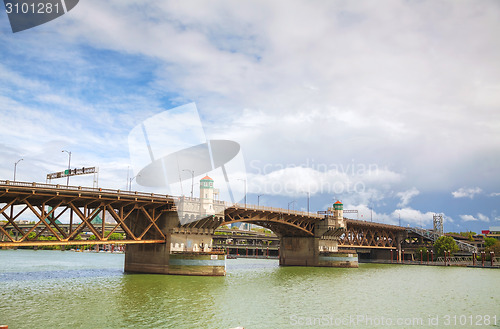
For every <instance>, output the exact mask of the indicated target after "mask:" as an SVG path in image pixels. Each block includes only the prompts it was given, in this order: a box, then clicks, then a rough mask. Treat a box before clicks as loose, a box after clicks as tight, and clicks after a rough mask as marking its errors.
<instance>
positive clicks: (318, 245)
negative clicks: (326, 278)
mask: <svg viewBox="0 0 500 329" xmlns="http://www.w3.org/2000/svg"><path fill="white" fill-rule="evenodd" d="M325 244H326V245H325ZM333 244H335V246H334V245H333ZM320 250H321V251H320ZM280 265H281V266H319V267H358V255H357V254H356V252H355V251H352V252H349V251H341V252H339V251H338V249H337V241H332V240H323V239H321V238H316V237H281V239H280Z"/></svg>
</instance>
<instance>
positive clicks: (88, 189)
mask: <svg viewBox="0 0 500 329" xmlns="http://www.w3.org/2000/svg"><path fill="white" fill-rule="evenodd" d="M2 185H3V186H15V187H26V188H33V187H34V188H40V189H57V190H66V191H83V192H93V193H101V194H102V193H109V194H118V195H128V196H142V197H154V198H165V199H173V200H175V201H185V202H200V198H191V197H186V196H180V197H177V196H171V195H167V194H156V193H147V192H138V191H127V190H114V189H107V188H100V187H85V186H66V185H60V184H46V183H36V182H32V183H30V182H19V181H10V180H0V186H2ZM214 204H215V205H220V206H224V207H225V208H230V207H235V208H242V209H252V210H259V211H270V212H278V213H282V214H287V215H297V216H304V217H313V218H318V219H322V218H325V215H322V214H317V213H313V212H307V211H298V210H290V209H284V208H276V207H266V206H258V205H252V204H242V203H230V202H226V201H220V200H214Z"/></svg>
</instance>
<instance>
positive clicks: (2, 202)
mask: <svg viewBox="0 0 500 329" xmlns="http://www.w3.org/2000/svg"><path fill="white" fill-rule="evenodd" d="M205 203H206V200H204V199H203V198H201V199H197V198H186V197H175V196H170V195H161V194H154V193H144V192H135V191H134V192H131V191H123V190H111V189H102V188H90V187H81V186H65V185H53V184H41V183H29V182H18V181H15V182H14V181H0V214H1V216H3V217H4V218H5V220H4V221H3V222H2V223H0V247H21V246H43V245H61V246H68V245H85V244H87V245H88V244H125V245H127V246H126V259H125V270H126V271H129V272H148V273H168V274H196V271H198V270H200V271H201V273H203V274H208V275H221V273H222V272H224V271H225V269H224V265H223V263H222V262H221V260H223V259H224V258H223V257H222V258H221V255H220V253H218V252H217V251H215V250H212V248H211V246H212V238H213V235H214V232H215V229H216V228H217V227H219V226H221V225H226V224H232V223H236V222H247V223H253V224H256V225H260V226H262V227H266V228H268V229H270V230H272V231H273V232H274V233H275V234H276V235H277V236H278V237H279V239H280V252H279V254H280V255H279V257H280V265H301V266H344V267H352V266H357V255H356V250H359V249H360V248H361V249H379V250H384V251H385V252H387V250H398V251H400V250H401V242H402V241H403V240H404V238H405V237H406V235H405V234H406V230H405V228H402V227H398V226H393V225H386V224H379V223H372V222H366V221H359V220H351V219H346V218H344V217H343V216H342V205H341V204H340V205H337V206H339V207H338V208H335V207H334V208H331V209H329V210H328V211H326V212H325V213H324V214H317V213H309V212H301V211H294V210H288V209H282V208H273V207H261V206H254V205H248V204H247V205H241V204H228V203H225V202H223V201H216V200H213V199H212V200H211V201H210V204H209V206H210V207H209V208H210V209H209V208H208V204H205ZM334 206H335V205H334ZM22 216H25V217H28V218H33V219H34V220H33V221H31V222H30V224H23V225H21V224H19V220H20V219H21V218H22ZM63 223H64V224H63ZM116 232H123V233H124V234H123V235H124V239H120V240H113V239H112V238H113V236H114V235H113V233H116ZM83 233H86V234H87V235H88V234H91V235H93V237H94V239H93V240H89V239H82V238H81V236H82V234H83ZM43 235H50V236H53V237H54V238H55V239H54V240H52V241H41V240H39V237H41V236H43ZM209 264H216V265H209ZM194 266H197V267H194ZM193 269H196V270H193ZM193 271H194V272H193Z"/></svg>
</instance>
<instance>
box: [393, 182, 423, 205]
mask: <svg viewBox="0 0 500 329" xmlns="http://www.w3.org/2000/svg"><path fill="white" fill-rule="evenodd" d="M419 194H420V191H419V190H417V189H416V188H415V187H413V188H411V189H410V190H407V191H404V192H399V193H397V194H396V195H397V196H398V197H399V198H401V202H400V203H398V207H406V206H407V205H408V204H409V203H410V201H411V199H412V198H413V197H414V196H417V195H419Z"/></svg>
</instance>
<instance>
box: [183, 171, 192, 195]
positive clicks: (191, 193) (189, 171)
mask: <svg viewBox="0 0 500 329" xmlns="http://www.w3.org/2000/svg"><path fill="white" fill-rule="evenodd" d="M182 171H188V172H190V173H191V199H192V198H193V186H194V170H191V169H182Z"/></svg>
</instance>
